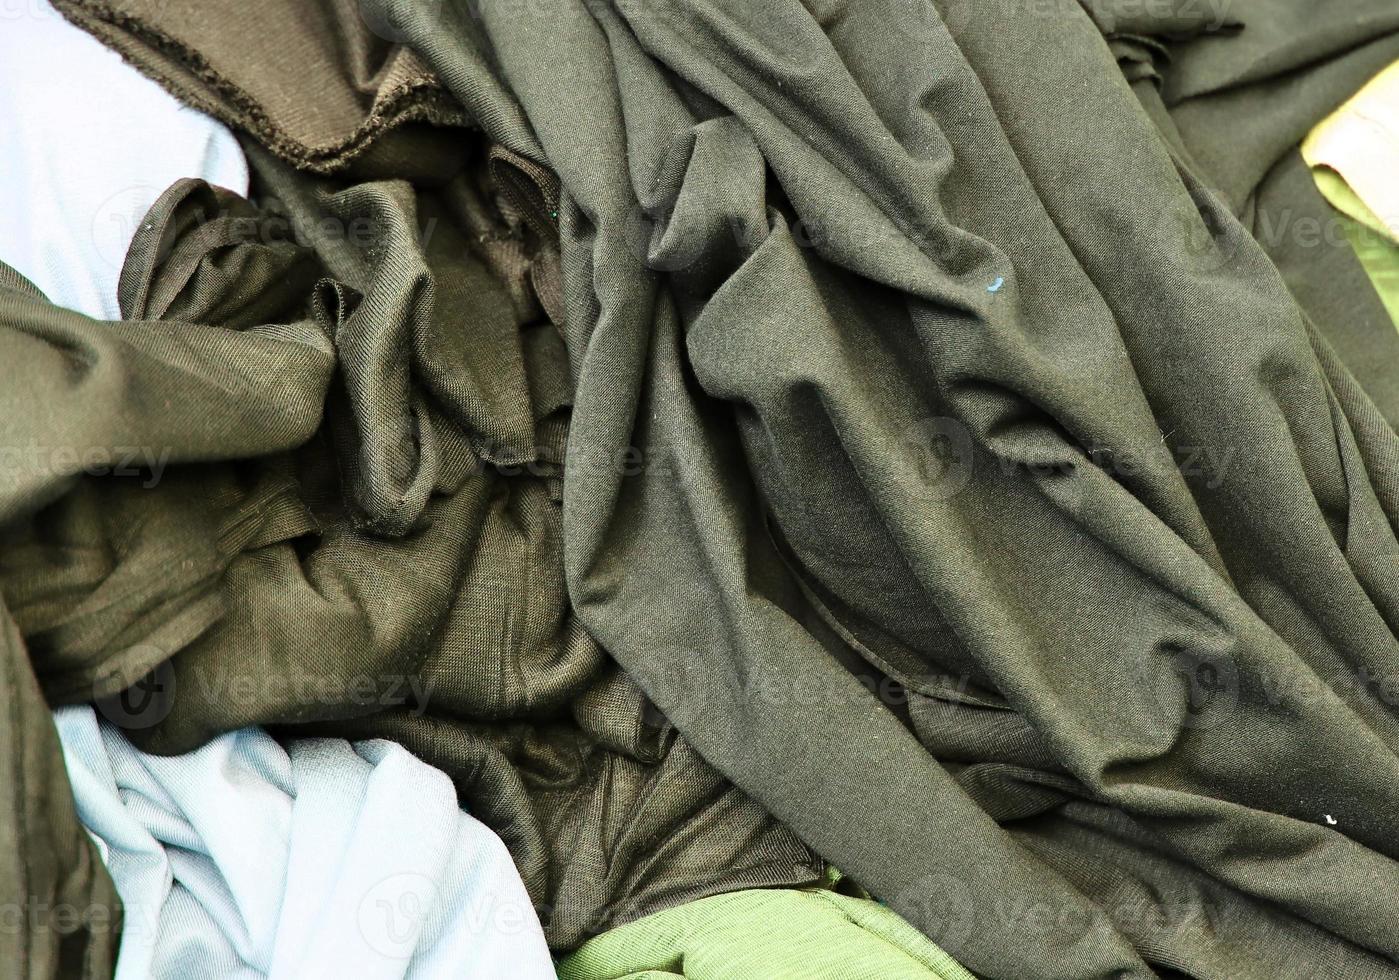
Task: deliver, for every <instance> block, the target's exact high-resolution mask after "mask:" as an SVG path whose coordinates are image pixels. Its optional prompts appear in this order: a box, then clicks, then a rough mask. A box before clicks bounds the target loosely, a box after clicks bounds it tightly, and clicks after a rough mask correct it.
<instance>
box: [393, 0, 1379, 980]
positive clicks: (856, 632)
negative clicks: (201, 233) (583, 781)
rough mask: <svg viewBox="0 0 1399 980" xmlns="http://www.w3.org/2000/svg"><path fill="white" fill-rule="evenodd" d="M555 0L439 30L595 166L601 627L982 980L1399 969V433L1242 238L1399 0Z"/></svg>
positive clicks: (666, 703)
mask: <svg viewBox="0 0 1399 980" xmlns="http://www.w3.org/2000/svg"><path fill="white" fill-rule="evenodd" d="M545 6H547V10H548V17H549V28H550V29H549V31H548V32H547V33H542V32H541V31H539V30H538V19H539V17H540V16H541V14H540V12H539V9H538V8H539V5H533V4H532V5H528V9H522V8H520V7H517V6H513V5H500V6H496V5H489V4H487V5H482V7H481V9H480V11H479V16H477V17H471V18H468V17H466V16H460V17H458V16H455V15H454V13H453V10H452V8H448V9H447V10H445V11H443V12H441V13H440V14H435V15H434V16H431V17H429V16H427V15H424V16H422V17H421V18H420V19H419V20H418V22H417V23H408V24H406V25H405V27H404V31H403V36H404V37H405V38H406V39H407V42H408V43H409V44H410V45H411V46H413V47H414V48H415V49H416V50H418V51H419V52H420V53H421V54H422V55H423V56H424V58H425V60H426V61H427V63H428V64H430V65H431V66H432V67H433V68H434V69H435V70H436V71H437V73H438V75H439V76H440V77H441V78H443V79H444V81H446V82H447V83H448V84H449V86H451V87H452V88H453V90H454V91H455V92H456V93H457V94H458V95H459V97H460V98H461V99H462V100H463V102H464V103H465V104H471V103H472V101H473V100H479V99H480V98H481V97H482V96H481V91H480V90H479V89H477V88H473V81H472V80H473V79H474V78H475V77H476V76H477V74H478V73H479V68H480V64H481V58H480V56H479V54H478V52H480V51H481V50H483V49H488V50H489V52H490V60H492V61H493V62H494V63H496V64H498V65H499V71H500V75H501V77H503V78H504V79H505V82H506V84H507V86H508V88H509V90H510V91H511V92H512V93H513V94H514V96H515V97H516V99H517V100H518V104H519V109H518V110H515V109H498V110H496V111H494V113H493V116H495V117H500V118H506V119H513V118H516V116H517V115H520V114H523V116H524V117H525V118H526V119H527V120H528V121H529V123H530V125H531V127H532V129H533V131H534V134H535V136H536V138H537V142H536V141H534V140H527V139H523V138H517V139H515V140H514V142H512V141H511V140H512V136H513V135H514V134H513V133H512V132H510V131H507V130H505V129H504V128H502V129H500V130H493V129H491V126H490V123H489V122H488V121H487V120H486V119H485V117H484V116H482V117H481V118H482V125H483V126H485V127H486V128H487V129H488V130H489V131H491V132H492V134H493V135H494V136H495V137H496V138H497V139H498V140H500V141H501V142H503V143H506V144H507V145H509V146H510V147H511V148H512V149H514V150H516V151H517V152H519V153H521V154H524V155H527V156H534V157H535V158H536V159H538V160H539V161H540V162H541V163H548V164H551V165H552V166H553V167H554V168H555V169H556V170H557V171H558V173H559V177H560V182H561V186H562V197H561V205H560V230H561V241H562V260H563V263H562V264H563V279H564V284H565V299H566V301H567V317H566V324H567V327H566V330H567V338H568V343H569V350H570V355H571V358H572V362H573V366H574V373H575V376H576V378H577V393H576V396H575V409H574V419H573V425H572V429H571V433H570V459H569V469H568V478H567V480H566V481H565V485H564V516H565V521H564V527H565V535H566V538H565V541H566V544H565V558H566V561H567V567H568V575H569V590H570V595H571V597H572V599H573V601H574V603H575V605H576V607H577V609H578V612H579V615H580V616H581V617H582V619H583V620H584V622H585V623H586V624H587V626H588V628H589V630H590V631H591V632H592V633H593V635H594V636H595V637H596V638H597V639H598V640H599V642H601V644H602V645H603V646H604V647H605V648H606V649H607V650H608V651H609V652H610V653H612V654H613V655H614V656H616V658H617V659H618V660H619V661H620V662H621V663H622V665H623V667H624V668H625V669H626V670H627V671H628V673H629V674H630V675H631V676H633V677H634V678H636V679H637V681H638V682H639V683H640V684H641V686H642V687H643V688H644V689H645V690H646V691H647V694H648V695H649V696H650V697H651V698H652V699H653V700H655V701H656V702H657V704H658V705H659V706H660V707H661V708H662V710H664V711H665V712H666V713H667V715H668V716H669V717H670V718H671V719H672V720H673V721H674V722H675V723H676V724H677V726H678V727H679V728H680V729H681V731H682V732H684V733H685V734H686V736H687V737H688V738H689V739H690V740H691V741H692V742H693V743H694V744H695V746H696V747H697V748H698V749H699V750H700V751H701V752H702V753H703V754H704V755H705V757H706V758H707V759H708V760H710V761H711V762H712V763H714V764H715V765H716V766H717V767H718V768H719V769H720V770H721V771H723V772H724V773H725V774H726V775H727V776H729V777H730V778H732V779H733V780H734V781H735V782H736V783H737V784H738V785H739V786H741V787H743V788H745V789H746V790H748V791H749V792H751V793H752V794H753V795H754V796H755V797H756V798H757V799H758V800H760V801H761V802H763V803H764V804H765V805H767V807H768V808H769V809H771V810H772V811H773V813H774V814H775V815H776V816H778V817H779V818H781V819H782V820H784V821H786V822H787V823H788V824H789V825H791V826H792V827H793V828H794V829H795V830H797V831H798V833H800V834H801V835H802V837H803V838H804V839H805V840H806V841H807V842H808V843H810V844H811V845H813V846H814V847H815V848H816V849H817V850H818V851H820V852H821V853H822V854H823V856H825V857H826V858H828V859H829V860H832V861H833V862H835V863H837V864H838V865H840V866H841V867H842V868H846V869H848V870H849V871H850V872H851V873H852V874H854V875H855V876H856V877H858V878H859V879H860V880H861V881H862V882H864V883H866V884H867V885H868V886H869V887H870V888H871V889H872V890H873V891H875V892H876V893H877V894H879V895H880V896H881V897H882V898H885V899H886V900H887V901H888V902H889V903H890V905H891V907H893V908H894V909H895V910H897V911H899V912H900V913H902V914H903V915H905V916H906V917H907V918H909V920H910V921H912V922H914V923H915V924H916V925H918V926H919V927H920V928H921V929H923V930H924V931H925V932H926V933H927V934H928V935H929V936H931V937H932V938H933V939H935V940H936V941H937V942H938V943H939V944H940V945H942V946H943V947H944V948H946V949H947V950H948V951H949V952H950V953H952V954H953V955H955V956H956V957H957V958H958V959H959V960H960V961H961V962H963V963H964V964H965V965H966V966H967V967H968V968H969V969H971V970H973V971H974V972H976V973H978V974H983V975H987V976H992V977H1037V978H1039V977H1043V978H1050V977H1063V978H1074V980H1082V978H1085V977H1109V976H1114V977H1115V976H1148V975H1153V974H1167V975H1169V974H1171V973H1172V972H1173V971H1174V972H1177V973H1184V974H1188V975H1196V976H1229V977H1258V978H1274V977H1279V976H1314V975H1324V976H1334V977H1357V978H1358V977H1382V976H1393V975H1396V974H1399V967H1396V966H1395V965H1394V962H1393V961H1394V960H1395V958H1396V957H1399V926H1396V923H1395V921H1394V919H1393V917H1392V914H1391V913H1390V911H1389V909H1390V903H1389V899H1388V897H1387V896H1389V895H1392V894H1394V893H1395V890H1396V888H1399V864H1396V862H1395V857H1396V855H1397V854H1399V852H1396V848H1395V847H1394V844H1393V841H1394V840H1395V839H1396V838H1395V835H1394V833H1393V831H1394V829H1395V827H1394V825H1393V819H1392V816H1391V815H1392V814H1394V813H1396V812H1399V811H1396V810H1395V808H1394V806H1393V804H1394V803H1395V802H1399V799H1396V797H1397V796H1399V775H1397V774H1399V767H1396V756H1395V751H1394V750H1395V746H1396V740H1397V739H1399V726H1396V723H1395V722H1396V719H1395V716H1394V712H1393V707H1392V704H1391V703H1389V702H1388V701H1387V700H1386V697H1385V696H1383V694H1382V691H1383V689H1384V688H1383V687H1382V686H1381V684H1380V683H1379V681H1380V680H1382V679H1385V678H1388V675H1389V672H1390V671H1391V670H1392V667H1391V665H1392V664H1393V663H1394V662H1395V656H1396V654H1399V643H1396V640H1395V636H1394V625H1395V623H1396V622H1399V578H1397V577H1396V573H1397V572H1399V565H1397V564H1396V562H1395V557H1396V555H1399V549H1396V543H1395V536H1394V521H1395V517H1396V515H1399V481H1396V472H1395V465H1396V459H1399V446H1397V445H1396V442H1395V434H1394V431H1393V429H1392V428H1391V427H1390V425H1389V424H1388V423H1387V422H1386V421H1385V416H1384V415H1382V414H1381V411H1380V410H1379V407H1378V406H1377V403H1376V402H1375V401H1374V400H1373V399H1372V398H1371V397H1370V396H1369V395H1367V393H1366V391H1365V390H1363V389H1362V388H1361V386H1360V385H1359V384H1357V382H1356V380H1355V378H1354V377H1353V376H1351V375H1350V374H1349V373H1348V371H1347V368H1346V367H1345V366H1344V365H1343V363H1342V362H1341V361H1339V360H1338V358H1337V357H1336V355H1335V354H1334V353H1333V352H1332V350H1331V349H1330V347H1329V344H1328V340H1327V337H1328V336H1329V335H1330V333H1331V331H1330V328H1329V327H1324V328H1323V329H1321V330H1318V329H1317V328H1316V327H1314V325H1313V324H1312V322H1310V320H1309V318H1308V316H1307V315H1306V314H1305V313H1304V312H1303V310H1301V309H1299V307H1298V303H1297V300H1296V299H1295V298H1294V297H1293V295H1292V294H1291V293H1290V292H1289V289H1288V285H1287V283H1286V282H1285V281H1284V279H1283V278H1282V276H1280V274H1279V270H1278V268H1277V266H1276V265H1275V264H1274V263H1273V262H1272V261H1271V260H1270V258H1269V256H1268V255H1267V254H1265V252H1264V250H1263V249H1262V248H1261V247H1260V245H1259V243H1258V242H1257V241H1256V240H1254V239H1251V238H1250V236H1249V234H1248V229H1247V228H1246V227H1245V226H1244V225H1243V224H1241V222H1240V220H1239V219H1238V217H1237V215H1236V213H1235V212H1236V211H1239V212H1244V213H1245V214H1246V212H1247V211H1248V204H1249V201H1250V200H1252V199H1255V195H1256V194H1262V193H1264V192H1266V191H1268V190H1270V189H1271V188H1270V187H1268V186H1267V184H1268V181H1266V180H1265V178H1266V177H1268V176H1269V175H1270V173H1271V172H1272V170H1273V168H1274V167H1275V166H1276V165H1277V164H1278V162H1279V161H1280V160H1282V159H1283V158H1284V157H1286V156H1287V155H1288V152H1289V150H1290V149H1291V150H1293V151H1295V146H1296V143H1297V141H1298V140H1299V139H1300V137H1301V135H1302V134H1303V133H1305V131H1306V128H1307V127H1308V126H1309V125H1310V124H1311V123H1312V122H1314V121H1315V120H1316V119H1317V118H1319V116H1320V115H1322V114H1324V113H1325V112H1326V111H1329V108H1331V107H1333V106H1334V105H1335V104H1337V103H1339V101H1341V100H1342V99H1344V97H1345V96H1346V95H1347V94H1348V93H1349V91H1351V90H1353V89H1354V88H1355V87H1356V86H1357V85H1358V84H1359V83H1360V82H1361V81H1363V79H1364V77H1365V76H1366V74H1367V73H1368V72H1369V71H1370V70H1371V69H1370V67H1369V64H1370V63H1372V62H1382V61H1383V59H1385V58H1392V57H1393V53H1394V51H1395V48H1396V45H1399V38H1396V36H1395V34H1394V31H1395V29H1396V27H1399V11H1396V10H1395V9H1394V8H1393V6H1392V5H1391V4H1387V3H1386V4H1381V3H1362V4H1355V5H1351V6H1350V7H1348V9H1347V14H1346V16H1345V17H1344V18H1341V21H1342V23H1340V24H1338V26H1337V29H1336V30H1335V31H1334V32H1331V33H1325V34H1318V33H1317V32H1314V31H1313V32H1309V31H1307V30H1306V27H1307V25H1308V24H1310V20H1309V18H1310V17H1311V16H1313V14H1312V12H1311V11H1312V6H1313V5H1312V4H1310V3H1301V2H1271V0H1270V2H1267V3H1259V4H1254V5H1252V6H1251V8H1250V9H1232V8H1231V9H1230V10H1229V11H1228V13H1229V18H1227V19H1228V20H1233V21H1240V20H1241V21H1244V22H1246V23H1245V26H1244V27H1243V28H1242V29H1239V28H1238V26H1237V24H1235V25H1234V26H1230V25H1229V24H1227V23H1223V22H1221V21H1219V19H1218V18H1215V17H1214V16H1213V14H1214V10H1212V9H1210V8H1209V7H1207V6H1206V5H1201V4H1181V5H1177V6H1178V10H1176V11H1175V12H1168V13H1161V12H1159V11H1160V8H1162V7H1164V6H1170V5H1143V4H1128V3H1125V2H1124V3H1122V4H1117V5H1111V4H1092V5H1087V4H1085V5H1079V4H1074V3H1068V2H1064V3H1047V4H1025V5H1020V4H1006V5H997V6H996V7H995V10H994V11H993V12H991V13H985V14H983V13H979V12H978V11H979V6H978V5H974V4H962V3H954V2H949V3H945V4H937V5H928V4H921V3H902V2H896V0H885V2H865V3H860V4H853V3H839V2H824V3H823V2H816V3H811V2H808V3H797V2H795V0H790V2H782V0H779V2H774V3H764V4H747V3H739V2H737V0H710V2H705V3H679V2H670V0H656V2H648V3H629V2H626V0H618V2H615V3H604V2H590V3H567V2H563V0H560V2H558V3H553V4H548V5H545ZM1085 8H1091V9H1085ZM1134 38H1135V39H1138V40H1136V41H1134V40H1133V39H1134ZM1231 45H1232V47H1231ZM1129 52H1135V58H1136V60H1135V61H1134V60H1133V58H1132V57H1131V56H1129ZM1143 59H1145V63H1144V61H1143ZM1123 63H1125V67H1126V69H1127V70H1126V71H1124V64H1123ZM1151 76H1157V77H1158V78H1159V81H1156V82H1153V81H1151ZM1299 79H1304V81H1299ZM1144 86H1150V87H1151V88H1152V89H1153V90H1154V92H1155V96H1154V99H1155V103H1156V104H1155V106H1154V107H1153V105H1150V104H1148V102H1150V101H1151V100H1150V99H1148V98H1147V96H1148V93H1147V92H1146V91H1144ZM1299 93H1304V94H1301V95H1300V96H1299ZM1294 96H1298V97H1294ZM1289 98H1291V101H1290V102H1289V101H1287V99H1289ZM1255 112H1257V113H1259V114H1260V115H1259V118H1257V119H1256V120H1253V119H1252V116H1251V113H1255ZM1231 138H1232V139H1233V142H1232V143H1230V142H1229V139H1231ZM1226 147H1227V150H1226ZM1211 187H1213V188H1214V189H1213V190H1212V189H1210V188H1211ZM1377 308H1378V307H1377ZM1381 313H1382V310H1381ZM1370 322H1371V324H1372V325H1373V324H1374V323H1378V322H1380V321H1379V320H1378V318H1376V319H1375V320H1372V321H1370ZM1392 334H1393V331H1392V330H1390V329H1388V328H1387V329H1386V331H1385V337H1379V338H1378V339H1376V338H1377V336H1378V335H1377V334H1375V333H1374V332H1373V331H1372V332H1371V334H1370V335H1368V336H1365V337H1363V338H1362V342H1363V345H1365V348H1366V349H1367V350H1368V352H1369V354H1370V356H1371V359H1380V360H1382V359H1383V358H1386V357H1388V358H1390V361H1389V362H1388V363H1389V364H1393V363H1394V361H1393V358H1392V348H1390V347H1386V346H1385V345H1384V343H1383V341H1384V340H1385V338H1386V337H1392ZM1351 353H1354V352H1353V351H1352V352H1351ZM1379 367H1381V368H1384V370H1385V373H1386V374H1387V375H1389V376H1393V375H1394V371H1393V370H1392V368H1389V367H1386V366H1385V365H1384V364H1383V363H1382V364H1381V365H1379ZM624 449H630V451H632V452H633V453H634V455H635V458H636V459H638V460H641V461H642V464H643V465H641V466H638V467H636V468H634V469H632V470H628V471H626V472H620V471H619V470H618V469H617V468H614V467H609V466H608V465H606V463H605V462H603V463H600V464H599V463H594V464H593V465H589V462H590V461H595V460H602V461H605V460H607V459H609V458H612V457H613V456H614V455H615V454H616V453H617V452H620V451H622V450H624ZM574 452H577V454H578V455H577V456H576V457H575V456H574V455H573V454H574ZM852 664H853V666H854V667H855V668H856V670H855V672H854V673H852V672H851V671H850V670H849V669H848V667H849V666H850V665H852ZM1347 678H1354V679H1356V681H1357V683H1355V684H1353V685H1350V686H1346V687H1342V689H1341V690H1339V691H1337V690H1333V689H1332V687H1331V686H1328V685H1327V684H1324V683H1322V681H1323V680H1325V681H1332V680H1333V679H1334V680H1335V681H1336V682H1337V686H1340V684H1339V682H1340V681H1343V680H1345V679H1347ZM1303 691H1305V692H1306V694H1305V696H1303V695H1302V694H1301V693H1299V692H1303ZM880 692H883V693H884V694H885V695H886V697H884V698H880V697H879V696H878V695H879V694H880ZM1070 842H1072V846H1069V843H1070Z"/></svg>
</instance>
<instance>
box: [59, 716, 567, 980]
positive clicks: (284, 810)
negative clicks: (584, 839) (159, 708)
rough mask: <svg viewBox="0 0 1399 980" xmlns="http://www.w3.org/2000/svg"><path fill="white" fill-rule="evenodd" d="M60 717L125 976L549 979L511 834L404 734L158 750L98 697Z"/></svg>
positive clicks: (223, 740) (238, 735)
mask: <svg viewBox="0 0 1399 980" xmlns="http://www.w3.org/2000/svg"><path fill="white" fill-rule="evenodd" d="M54 720H55V722H56V723H57V725H58V731H59V736H60V738H61V740H62V742H63V752H64V756H65V759H66V761H67V765H68V772H69V777H70V779H71V780H72V783H73V793H74V797H75V799H76V801H77V808H78V816H79V818H80V819H81V820H82V822H83V824H84V825H85V826H86V827H87V828H88V831H89V833H90V834H91V835H92V837H93V838H94V840H96V841H97V845H98V848H99V849H100V850H101V852H102V856H103V859H104V860H105V861H106V864H107V867H108V869H109V870H110V871H111V874H112V878H113V880H114V881H115V882H116V886H117V891H118V893H119V894H120V895H121V899H122V903H123V905H124V907H125V924H124V927H123V934H122V940H121V948H120V955H119V958H118V963H117V978H118V980H148V978H167V977H168V978H179V980H187V978H188V980H199V978H226V977H237V978H252V977H273V978H286V980H307V978H316V977H325V978H334V980H351V978H353V980H388V978H399V977H420V978H425V980H437V978H448V977H449V978H453V980H471V978H482V980H487V978H489V980H498V978H512V980H515V978H518V980H533V978H552V977H554V975H555V974H554V970H553V966H552V961H551V959H550V956H549V950H548V947H547V945H546V943H545V940H544V933H543V931H542V930H541V929H540V926H539V920H538V918H537V917H536V915H535V912H534V909H533V907H532V906H531V904H530V901H529V897H528V896H527V895H526V893H525V889H524V885H523V883H522V882H521V881H520V876H519V873H518V872H517V871H516V869H515V865H514V863H513V862H512V861H511V858H510V855H509V852H507V851H506V849H505V846H504V844H502V843H501V841H500V839H499V838H498V837H497V836H496V835H495V834H494V833H492V832H491V831H490V829H488V828H487V827H486V826H485V825H484V824H482V823H480V822H479V821H477V820H476V819H474V818H473V817H471V816H470V815H468V814H467V813H465V812H463V811H462V810H461V809H459V807H458V805H457V798H456V792H455V790H454V788H453V786H452V783H451V781H450V780H449V779H448V778H447V776H446V775H445V774H443V773H442V772H440V771H439V770H437V769H434V768H432V767H431V766H429V765H427V764H426V763H424V762H422V761H421V760H419V759H417V758H415V757H414V756H413V755H412V754H410V753H409V752H408V751H407V750H405V749H404V748H402V747H401V746H399V745H397V744H395V743H393V742H386V741H367V742H360V743H356V744H353V745H352V744H351V743H349V742H346V741H343V740H339V739H298V740H294V741H292V742H291V743H290V746H289V750H288V749H283V748H282V746H281V745H280V744H278V743H277V741H276V740H275V739H273V738H272V737H271V736H270V735H268V734H267V733H266V732H264V731H262V730H261V729H246V730H243V731H239V732H234V733H232V734H228V735H223V736H221V737H219V738H216V739H214V740H213V741H212V742H210V743H209V744H208V745H206V746H204V747H203V748H201V749H198V750H196V751H194V752H191V753H188V754H187V755H183V756H178V757H171V758H164V757H160V756H153V755H147V754H145V753H142V752H139V751H137V750H136V749H135V748H134V747H133V746H132V745H131V743H130V742H129V741H127V739H126V737H125V736H124V735H123V734H122V732H121V730H120V729H118V728H116V727H115V726H113V725H111V724H110V723H108V722H107V721H106V720H105V719H101V718H100V717H99V716H98V715H97V714H96V713H95V712H94V711H93V709H92V708H90V707H86V706H80V707H70V708H61V709H59V710H58V711H56V712H54Z"/></svg>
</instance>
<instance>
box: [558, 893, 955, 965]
mask: <svg viewBox="0 0 1399 980" xmlns="http://www.w3.org/2000/svg"><path fill="white" fill-rule="evenodd" d="M558 972H559V978H560V980H662V978H667V977H687V978H689V980H892V978H899V980H918V978H922V980H973V978H972V975H971V974H970V973H968V972H967V971H966V970H964V969H963V968H962V967H961V966H960V965H958V963H957V961H956V960H954V959H952V957H950V956H948V955H947V954H946V953H944V952H943V951H942V950H941V949H939V948H938V947H937V946H936V945H935V944H933V943H931V942H929V941H928V939H927V938H926V937H925V936H924V935H923V934H922V933H920V932H919V931H918V930H917V929H915V928H913V926H911V925H909V924H908V923H907V922H905V921H904V920H903V919H901V918H899V917H898V916H897V915H895V914H894V913H893V912H891V911H889V910H888V909H887V908H885V907H884V906H882V905H879V904H878V903H876V902H873V901H870V900H869V899H868V898H858V897H854V896H851V895H843V894H841V893H839V892H836V891H832V890H829V889H819V888H813V889H804V890H801V891H795V890H790V889H780V888H775V889H755V890H752V891H740V892H732V893H730V894H727V895H718V896H715V897H713V898H706V899H701V900H700V901H697V902H691V903H689V904H688V905H681V906H679V907H677V908H673V909H667V910H665V911H664V912H655V913H652V914H651V915H648V916H647V917H646V918H644V919H641V920H639V921H637V922H633V923H630V924H629V925H625V926H620V927H618V928H616V929H613V930H611V931H610V932H605V933H603V934H602V935H601V936H598V937H596V938H595V939H590V940H588V942H586V943H584V944H583V945H582V947H580V948H579V949H578V950H577V951H575V952H573V953H571V954H569V955H568V956H566V957H564V959H563V960H561V961H560V963H559V967H558Z"/></svg>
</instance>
